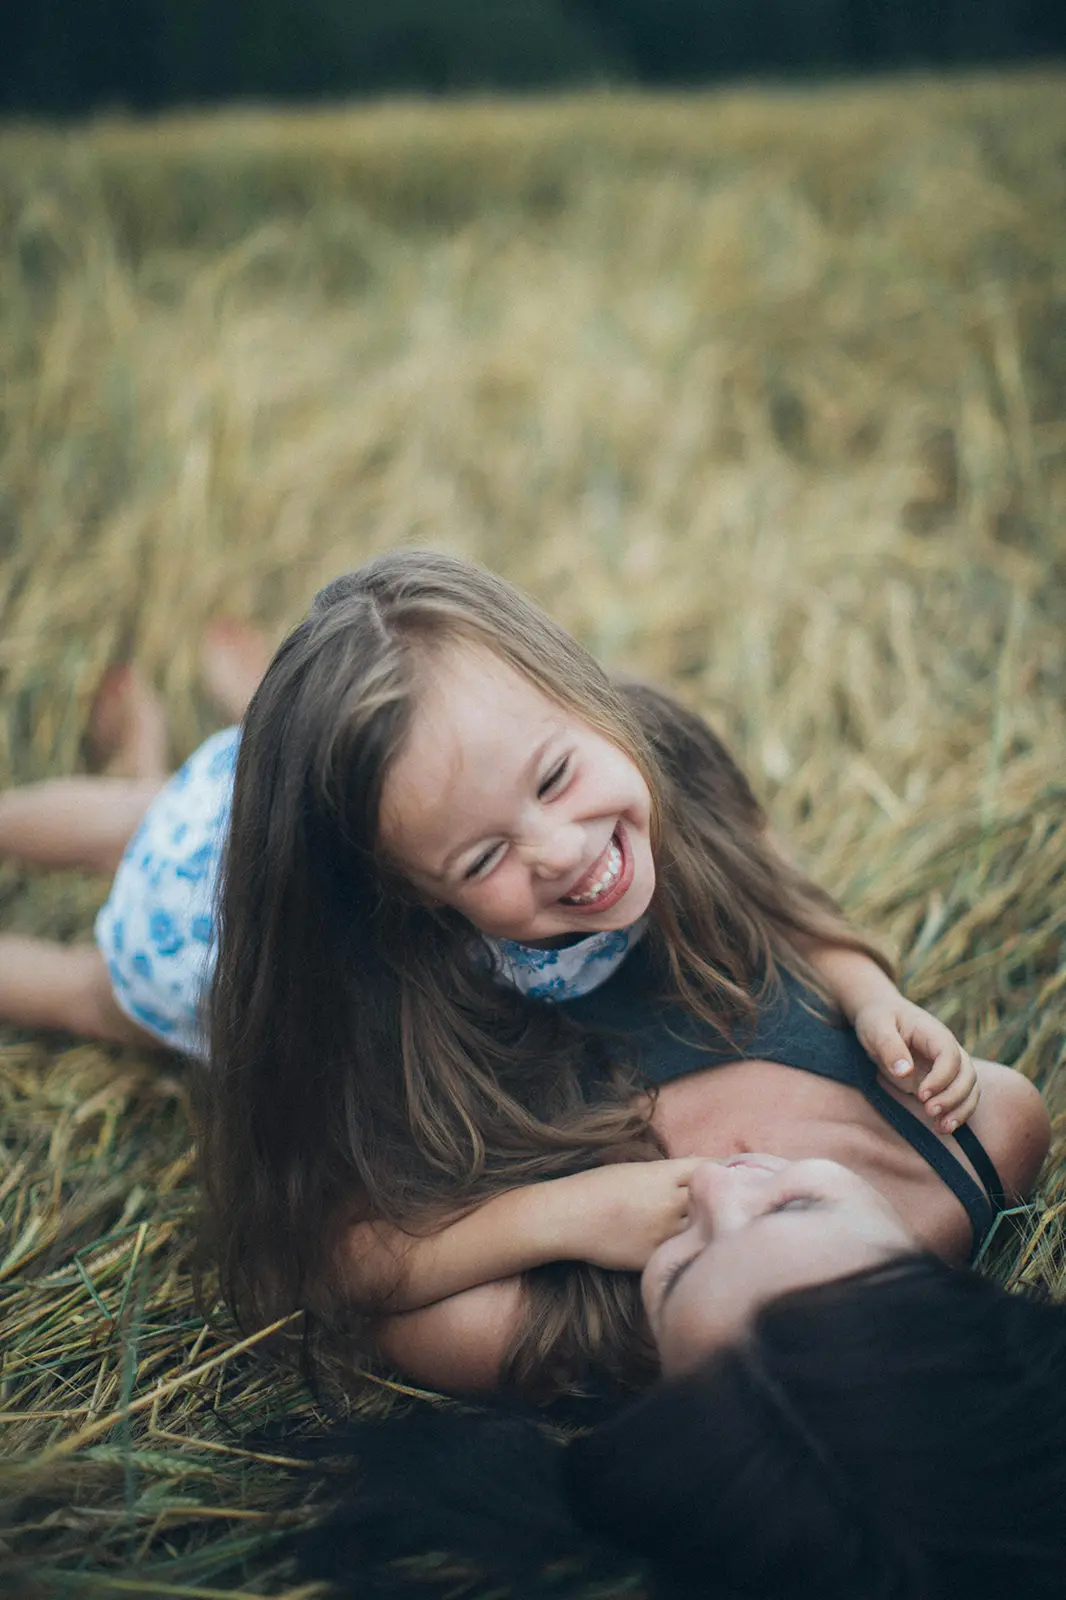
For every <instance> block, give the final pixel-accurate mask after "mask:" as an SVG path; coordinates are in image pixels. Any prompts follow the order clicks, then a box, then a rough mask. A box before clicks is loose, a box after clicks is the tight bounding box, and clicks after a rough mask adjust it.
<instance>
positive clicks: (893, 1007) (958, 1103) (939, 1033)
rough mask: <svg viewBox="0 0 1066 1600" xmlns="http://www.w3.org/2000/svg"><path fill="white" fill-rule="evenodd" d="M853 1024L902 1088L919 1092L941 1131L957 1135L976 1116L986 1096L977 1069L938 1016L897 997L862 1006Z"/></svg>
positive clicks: (867, 1048)
mask: <svg viewBox="0 0 1066 1600" xmlns="http://www.w3.org/2000/svg"><path fill="white" fill-rule="evenodd" d="M852 1025H853V1027H854V1029H855V1032H856V1033H857V1034H858V1036H859V1042H860V1043H861V1045H862V1047H863V1049H864V1050H865V1051H866V1053H867V1055H868V1056H870V1057H871V1058H872V1060H874V1061H875V1062H876V1063H877V1065H878V1066H879V1067H880V1069H881V1071H882V1072H883V1073H884V1075H885V1077H886V1078H888V1079H889V1080H890V1081H891V1082H892V1083H894V1084H895V1085H896V1086H897V1088H900V1089H903V1090H904V1091H905V1093H907V1094H913V1095H915V1096H917V1098H918V1100H919V1101H921V1103H922V1108H923V1110H924V1111H925V1113H926V1115H927V1116H928V1117H929V1119H930V1121H931V1122H933V1123H935V1125H936V1127H937V1129H938V1131H939V1132H940V1133H954V1132H955V1129H956V1128H959V1127H961V1126H962V1124H963V1123H964V1122H968V1121H969V1119H970V1117H972V1116H973V1114H974V1112H975V1111H976V1109H977V1102H978V1100H979V1099H980V1098H981V1091H980V1088H979V1087H978V1083H977V1072H976V1070H975V1068H974V1064H973V1062H972V1061H971V1060H970V1057H969V1055H968V1053H967V1052H966V1051H965V1050H964V1049H963V1048H962V1045H961V1044H960V1043H959V1041H958V1040H957V1039H956V1037H955V1035H954V1034H953V1033H952V1031H951V1029H950V1028H946V1027H945V1026H944V1024H943V1023H942V1022H938V1020H937V1019H936V1017H934V1016H932V1015H931V1014H930V1013H929V1012H928V1011H923V1010H922V1008H921V1006H916V1005H914V1004H913V1003H912V1002H911V1001H910V1000H904V998H903V996H902V995H897V996H896V998H895V1000H894V1001H893V1002H890V1003H886V1002H884V1001H881V1000H877V1001H873V1002H871V1003H870V1004H868V1005H865V1006H862V1007H861V1008H860V1009H859V1010H858V1011H857V1012H856V1013H855V1016H854V1017H853V1019H852Z"/></svg>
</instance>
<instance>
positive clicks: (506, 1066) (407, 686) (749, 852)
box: [198, 551, 881, 1391]
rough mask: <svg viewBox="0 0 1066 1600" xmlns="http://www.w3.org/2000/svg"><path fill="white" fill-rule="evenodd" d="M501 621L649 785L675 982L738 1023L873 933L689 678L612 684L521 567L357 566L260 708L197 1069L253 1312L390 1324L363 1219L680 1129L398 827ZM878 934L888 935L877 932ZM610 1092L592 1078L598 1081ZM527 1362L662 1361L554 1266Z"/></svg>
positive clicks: (607, 1280) (551, 1372)
mask: <svg viewBox="0 0 1066 1600" xmlns="http://www.w3.org/2000/svg"><path fill="white" fill-rule="evenodd" d="M460 642H462V643H467V644H471V643H473V644H477V645H480V646H482V647H484V648H487V649H488V650H491V651H492V652H493V654H494V655H496V656H497V657H499V658H500V659H502V660H503V661H505V662H507V663H508V664H509V665H510V666H512V667H513V668H515V669H516V670H517V671H519V672H520V673H522V674H523V676H524V677H526V678H527V679H528V680H529V681H531V682H532V683H534V684H535V685H536V686H537V687H538V688H539V689H541V690H542V691H543V692H544V693H545V694H546V695H548V696H549V697H550V698H551V699H553V700H554V701H556V702H558V703H560V704H562V705H564V706H566V707H568V708H569V709H571V710H572V711H573V712H574V713H576V714H577V715H578V716H579V717H580V718H581V719H582V720H583V721H584V722H585V723H587V724H589V725H590V726H592V727H593V728H595V729H596V730H597V731H598V732H599V733H601V734H603V735H604V736H605V737H606V738H607V739H609V740H610V741H611V742H612V743H613V744H615V745H616V746H618V747H620V748H621V749H623V750H625V751H626V752H627V753H628V754H629V755H630V756H631V757H632V759H633V760H634V761H635V762H636V764H637V765H638V766H639V767H640V769H641V770H642V771H643V773H644V775H645V777H646V778H647V781H648V784H649V787H650V789H651V793H652V799H653V835H654V839H655V852H656V865H657V878H658V884H657V888H656V892H655V897H654V900H653V902H652V906H651V929H650V932H649V938H650V940H651V941H652V946H653V953H654V955H655V958H656V961H657V964H658V967H659V970H660V972H661V977H662V985H663V989H664V992H665V993H667V994H672V995H673V997H674V998H676V999H678V1000H680V1001H681V1002H682V1003H684V1004H685V1005H686V1006H687V1007H688V1009H689V1010H690V1011H692V1012H694V1013H696V1014H697V1015H699V1016H701V1017H703V1018H705V1019H706V1020H707V1021H709V1022H711V1023H712V1024H714V1025H715V1026H719V1027H729V1026H730V1025H731V1024H732V1023H735V1022H736V1021H737V1020H739V1019H742V1018H744V1017H746V1016H750V1015H751V1013H752V1010H753V1004H754V1002H753V998H752V995H753V991H754V990H755V989H757V988H758V986H759V985H760V984H761V983H767V982H772V981H773V977H774V973H775V968H776V965H777V963H779V962H780V963H782V964H785V965H787V966H788V967H790V968H791V970H793V971H795V972H797V973H798V974H799V975H801V976H804V977H806V978H807V979H808V980H810V979H811V978H812V976H813V975H812V974H811V973H810V971H809V969H808V968H807V966H806V964H805V963H804V961H803V958H802V954H801V952H802V948H803V942H804V941H805V940H807V939H821V940H831V941H833V942H835V943H838V944H843V945H849V946H851V947H853V948H856V949H862V950H866V951H869V953H871V954H873V955H875V956H876V955H877V953H876V951H873V950H872V949H871V947H870V946H868V945H867V944H866V943H865V941H863V940H862V939H860V938H859V937H858V936H857V935H856V934H855V933H854V932H853V931H852V930H851V929H850V928H849V926H848V924H847V923H846V922H845V921H844V919H843V917H842V916H841V914H840V913H839V912H838V911H837V909H836V908H835V906H834V905H833V904H832V902H831V901H830V900H829V899H828V898H827V897H826V896H825V895H823V894H821V893H820V892H819V891H818V890H816V889H815V888H814V887H813V886H812V885H811V884H810V883H809V882H808V881H807V880H806V879H805V878H803V877H802V875H801V874H799V873H798V872H797V871H795V870H794V869H793V868H791V867H790V866H788V865H787V864H786V863H785V862H783V861H782V859H781V858H780V857H779V856H778V854H777V853H776V852H775V851H774V850H773V848H772V846H771V845H770V844H769V843H768V841H767V837H766V826H765V817H764V814H763V812H762V810H761V809H760V807H759V805H758V803H757V801H756V800H755V798H754V796H753V795H752V792H751V790H750V788H749V786H748V784H747V782H746V780H745V779H744V777H743V776H742V774H741V773H740V771H739V770H738V768H737V767H736V765H735V764H734V762H733V761H732V759H731V758H730V756H729V755H728V753H727V752H726V750H725V748H724V747H723V746H722V744H721V743H720V742H719V741H718V740H717V739H716V738H715V736H714V735H713V734H712V733H711V732H710V730H709V729H708V728H707V726H706V725H705V724H704V723H703V722H702V721H701V720H700V719H699V718H697V717H695V716H693V715H692V714H691V713H688V712H686V711H684V710H683V709H682V708H681V707H680V706H679V705H678V704H677V703H676V702H675V701H673V700H672V699H671V698H670V697H669V696H667V695H664V694H662V693H659V692H658V691H654V690H650V689H647V688H643V687H640V686H629V687H624V686H620V685H618V684H616V683H614V682H613V681H612V680H611V679H610V678H608V676H607V675H606V674H605V673H604V672H603V671H602V669H601V668H600V667H599V666H598V665H597V664H596V662H595V661H594V660H593V659H592V658H591V656H589V655H588V653H587V652H586V651H585V650H584V649H583V648H582V647H581V646H580V645H579V644H578V643H577V642H576V640H574V639H573V638H572V637H571V636H570V635H569V634H568V633H566V631H565V630H564V629H562V628H560V627H559V626H558V625H557V624H556V623H554V622H553V621H552V620H551V619H550V618H549V617H548V616H547V615H545V613H544V612H542V611H541V610H540V609H539V608H538V607H537V606H535V605H534V604H533V603H532V602H531V601H529V600H528V599H526V598H525V597H524V596H522V595H521V594H519V593H518V591H517V590H515V589H514V588H512V587H511V585H509V584H507V583H506V582H504V581H503V580H502V579H500V578H497V577H495V576H494V575H493V574H491V573H489V572H487V571H485V570H484V569H483V568H480V567H476V566H473V565H471V564H469V563H467V562H463V561H459V560H456V559H453V558H450V557H447V556H443V555H438V554H433V553H427V552H419V551H406V552H398V553H394V554H392V555H388V556H384V557H380V558H378V559H377V560H375V561H372V562H370V563H368V564H367V565H366V566H364V567H361V568H360V569H359V570H358V571H356V572H354V573H351V574H349V575H347V576H345V577H342V578H339V579H337V580H336V581H335V582H334V583H332V584H330V585H329V586H328V587H327V588H325V589H324V590H322V592H321V593H320V594H319V595H318V596H317V597H316V599H315V601H314V604H313V605H312V608H311V612H310V615H309V616H308V617H307V618H306V620H305V621H304V622H302V623H301V624H300V625H299V626H298V627H297V628H296V629H295V630H294V632H293V633H292V634H290V636H289V637H288V639H286V640H285V642H284V643H283V644H282V646H281V648H280V649H279V650H278V652H277V654H276V656H275V657H274V660H273V661H272V663H271V665H270V667H269V669H268V671H267V673H266V676H265V677H264V679H263V682H262V683H261V685H260V687H259V689H258V690H257V692H256V694H255V697H254V698H253V700H252V703H251V705H250V706H249V709H248V712H247V715H246V717H245V722H244V730H243V735H242V738H241V745H240V753H239V756H238V761H237V771H236V777H235V784H234V795H233V813H232V823H231V829H230V836H229V842H228V848H227V853H226V861H225V868H224V872H223V880H222V887H221V891H220V902H219V947H218V960H217V966H216V971H215V978H214V983H213V986H212V990H211V994H210V997H209V1031H210V1040H211V1064H210V1067H209V1069H208V1070H207V1071H206V1072H205V1073H204V1074H203V1075H202V1078H201V1082H200V1091H199V1100H200V1104H199V1118H198V1121H199V1136H200V1137H199V1151H200V1167H201V1175H202V1183H203V1192H204V1196H205V1220H206V1243H207V1247H208V1250H209V1252H210V1254H211V1256H212V1258H213V1259H214V1260H215V1261H216V1262H217V1264H218V1268H219V1272H220V1278H221V1287H222V1290H223V1293H224V1294H225V1296H226V1298H227V1300H228V1301H229V1303H230V1305H231V1306H232V1307H233V1309H234V1312H235V1314H236V1316H237V1318H238V1320H239V1322H240V1323H241V1324H242V1325H245V1326H250V1325H254V1326H258V1325H262V1324H264V1323H266V1322H269V1321H273V1320H274V1319H275V1318H277V1317H280V1316H283V1315H285V1314H286V1313H287V1312H289V1311H292V1310H294V1309H295V1308H297V1307H299V1306H305V1305H308V1304H313V1305H314V1306H315V1309H316V1316H317V1320H318V1323H319V1325H320V1326H321V1327H323V1328H325V1329H327V1330H328V1329H332V1330H333V1331H334V1333H336V1334H340V1335H343V1338H344V1339H345V1340H346V1341H347V1343H348V1344H349V1346H350V1347H354V1348H355V1349H356V1350H358V1349H359V1348H360V1347H361V1348H363V1349H370V1348H372V1325H373V1320H374V1315H375V1313H376V1312H377V1311H378V1310H379V1309H380V1308H379V1306H375V1305H363V1306H353V1305H352V1304H351V1301H350V1298H349V1297H348V1296H346V1295H345V1293H344V1291H343V1288H342V1286H341V1285H340V1283H338V1282H337V1281H336V1268H335V1265H334V1263H335V1259H336V1254H337V1251H336V1245H337V1235H338V1228H339V1227H341V1226H343V1224H344V1222H345V1220H350V1219H354V1218H371V1217H373V1218H379V1219H382V1220H384V1221H387V1222H390V1223H393V1224H395V1225H397V1226H399V1227H401V1228H406V1229H408V1230H410V1231H422V1230H425V1229H429V1228H432V1227H433V1226H434V1225H437V1224H439V1222H440V1221H441V1220H442V1219H443V1218H444V1217H446V1216H448V1215H450V1214H455V1213H457V1212H459V1211H461V1210H463V1209H466V1208H468V1207H469V1206H470V1205H472V1204H475V1203H477V1202H478V1201H480V1200H483V1199H485V1198H487V1197H489V1196H491V1195H493V1194H496V1193H499V1192H501V1191H502V1190H504V1189H507V1188H513V1187H515V1186H516V1185H518V1184H524V1183H530V1182H534V1181H537V1180H539V1179H543V1178H549V1177H554V1176H559V1175H561V1174H564V1173H567V1172H572V1171H576V1170H579V1169H581V1168H584V1167H588V1166H591V1165H594V1164H598V1163H602V1162H605V1161H612V1160H626V1159H639V1158H644V1159H648V1158H654V1157H655V1156H657V1155H659V1154H661V1149H660V1147H659V1144H658V1141H657V1139H656V1136H655V1134H654V1132H653V1131H652V1129H651V1128H650V1125H649V1122H648V1115H649V1113H648V1103H647V1100H646V1097H635V1096H634V1088H635V1084H634V1081H633V1078H632V1076H631V1075H629V1074H628V1073H627V1072H626V1070H625V1068H624V1065H622V1066H620V1067H618V1068H617V1069H615V1070H610V1071H609V1070H605V1068H606V1066H607V1063H606V1062H605V1061H603V1060H602V1059H599V1056H600V1054H602V1051H603V1046H602V1045H597V1044H596V1043H595V1041H593V1040H590V1039H589V1038H588V1037H587V1036H585V1035H584V1034H582V1033H581V1032H580V1031H579V1030H578V1029H577V1028H576V1027H575V1026H574V1025H573V1024H572V1023H571V1022H570V1021H569V1019H568V1018H567V1017H566V1015H565V1013H564V1012H562V1011H560V1010H558V1009H557V1008H554V1007H551V1006H548V1005H544V1004H536V1003H533V1002H530V1001H528V1000H526V999H525V998H523V997H522V996H520V995H519V994H517V993H516V992H513V991H511V990H510V989H508V988H505V987H503V986H501V985H499V984H497V983H496V982H495V981H494V980H493V977H492V974H491V972H490V971H489V970H487V969H486V967H485V964H484V961H483V960H482V961H479V960H478V959H477V957H476V953H475V951H476V946H477V943H478V941H477V936H476V935H475V934H474V933H473V932H472V930H471V928H470V925H469V924H468V923H466V922H465V920H464V919H463V918H461V917H460V916H459V915H458V914H457V913H454V912H451V911H444V912H442V911H441V910H439V909H435V908H432V907H429V906H427V905H425V904H423V903H421V902H420V901H419V899H418V898H417V897H416V896H415V895H414V893H413V892H412V891H411V890H410V889H409V888H408V887H407V885H406V884H404V883H403V882H401V881H400V880H399V879H398V878H397V876H396V874H395V873H394V871H393V870H392V869H391V868H390V866H389V863H388V861H387V860H386V859H384V857H383V853H382V852H381V851H380V849H379V839H378V813H379V806H380V799H381V793H382V788H383V784H384V781H385V777H386V775H387V773H388V771H389V768H390V765H391V763H392V762H394V761H395V759H396V757H397V755H398V753H399V752H400V750H401V749H402V747H403V743H404V739H405V737H406V734H407V731H408V728H409V726H410V722H411V718H412V715H413V713H414V710H415V708H416V706H417V703H418V697H419V692H420V687H421V683H422V682H423V675H424V673H426V672H427V671H429V670H432V665H433V661H434V658H435V657H436V655H437V652H438V651H439V650H440V649H441V648H443V647H446V646H448V645H450V644H455V643H460ZM877 959H881V958H880V957H877ZM590 1077H594V1078H595V1081H596V1082H597V1085H598V1088H597V1091H596V1094H595V1096H594V1098H593V1099H592V1101H591V1103H590V1100H589V1098H588V1095H587V1092H586V1088H585V1087H584V1086H585V1085H587V1084H588V1082H589V1081H590ZM528 1290H529V1293H528V1313H527V1316H526V1320H525V1327H524V1329H523V1331H522V1333H521V1334H520V1335H519V1336H518V1338H517V1340H516V1342H515V1346H514V1348H513V1350H512V1353H511V1359H510V1372H511V1375H512V1377H513V1378H514V1379H515V1381H517V1382H519V1383H521V1384H522V1386H523V1387H526V1388H530V1389H540V1390H542V1391H543V1390H548V1389H559V1388H562V1387H564V1386H565V1385H566V1384H567V1383H568V1382H570V1381H572V1380H573V1379H574V1378H575V1376H576V1375H577V1374H578V1373H579V1372H580V1370H581V1369H582V1368H583V1367H584V1366H586V1365H587V1364H590V1363H591V1364H592V1365H594V1366H597V1367H599V1368H600V1369H601V1370H602V1371H603V1372H605V1373H606V1374H608V1375H609V1376H610V1377H613V1378H614V1379H616V1380H617V1381H619V1382H621V1383H626V1382H637V1381H641V1380H642V1379H643V1378H644V1377H646V1376H647V1375H648V1373H649V1371H650V1368H651V1360H652V1358H651V1353H650V1349H649V1346H648V1341H647V1335H646V1330H645V1329H644V1326H643V1320H642V1317H641V1313H640V1307H639V1300H638V1297H637V1294H636V1287H635V1279H633V1278H631V1277H630V1276H629V1275H627V1274H619V1273H609V1272H602V1271H600V1270H598V1269H596V1268H594V1267H591V1266H588V1265H585V1264H582V1263H566V1264H556V1265H555V1266H552V1267H548V1268H543V1269H538V1271H537V1272H534V1273H532V1274H530V1275H529V1276H528Z"/></svg>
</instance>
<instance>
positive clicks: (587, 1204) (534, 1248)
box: [336, 1158, 697, 1315]
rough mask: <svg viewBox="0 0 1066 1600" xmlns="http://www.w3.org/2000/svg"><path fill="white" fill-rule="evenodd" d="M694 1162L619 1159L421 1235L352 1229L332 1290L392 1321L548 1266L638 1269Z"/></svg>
mask: <svg viewBox="0 0 1066 1600" xmlns="http://www.w3.org/2000/svg"><path fill="white" fill-rule="evenodd" d="M696 1165H697V1162H696V1161H695V1160H694V1159H691V1158H687V1159H685V1160H680V1161H638V1162H621V1163H615V1164H614V1165H611V1166H604V1167H593V1168H592V1169H591V1170H590V1171H588V1172H577V1173H573V1174H571V1175H570V1176H568V1177H565V1178H551V1179H548V1180H547V1181H545V1182H542V1183H533V1184H529V1185H527V1186H526V1187H524V1188H521V1189H509V1190H508V1191H507V1192H506V1193H505V1194H501V1195H496V1196H495V1197H494V1198H493V1199H491V1200H486V1201H484V1202H483V1203H482V1204H481V1205H480V1206H478V1207H477V1209H476V1210H474V1211H471V1212H468V1213H467V1215H466V1216H463V1217H459V1218H458V1219H457V1220H456V1221H455V1222H451V1223H448V1224H447V1225H446V1226H445V1227H443V1228H441V1229H440V1230H439V1231H438V1232H436V1233H433V1234H429V1235H426V1236H419V1235H416V1234H411V1233H406V1232H404V1231H403V1230H402V1229H400V1228H396V1227H393V1226H391V1225H390V1224H387V1223H383V1222H363V1223H356V1224H354V1225H353V1226H350V1227H349V1228H347V1229H346V1230H345V1233H344V1235H343V1237H342V1240H341V1244H340V1249H339V1253H338V1258H337V1262H336V1265H337V1268H338V1272H339V1277H340V1286H341V1288H342V1290H344V1291H346V1292H347V1293H348V1294H349V1295H350V1296H351V1297H352V1298H353V1299H356V1300H362V1301H364V1302H370V1303H376V1304H378V1305H379V1306H381V1307H382V1309H383V1311H384V1312H385V1313H386V1314H387V1315H395V1314H396V1313H400V1312H407V1311H416V1310H418V1309H419V1308H420V1307H423V1306H429V1305H434V1304H435V1303H436V1302H438V1301H442V1300H447V1299H449V1298H451V1297H452V1296H454V1295H458V1294H461V1293H462V1292H463V1291H464V1290H467V1289H473V1288H476V1287H477V1286H478V1285H479V1284H491V1283H495V1282H497V1281H498V1280H500V1279H506V1278H513V1277H517V1276H518V1275H520V1274H521V1273H523V1272H526V1271H528V1270H529V1268H531V1267H539V1266H542V1265H543V1264H544V1263H545V1262H548V1261H590V1262H593V1263H594V1264H595V1265H597V1266H601V1267H608V1268H611V1269H613V1270H616V1271H623V1272H625V1271H629V1272H639V1271H641V1270H642V1269H643V1267H644V1264H645V1262H646V1261H647V1259H648V1257H649V1255H650V1254H651V1252H652V1251H653V1250H654V1249H655V1248H656V1247H657V1246H658V1245H659V1244H661V1243H662V1241H663V1240H664V1239H669V1238H671V1237H672V1235H673V1234H675V1233H676V1232H677V1231H678V1230H679V1229H680V1228H681V1227H683V1225H684V1221H685V1216H686V1212H687V1206H688V1179H689V1175H690V1173H691V1172H692V1169H693V1167H695V1166H696Z"/></svg>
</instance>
